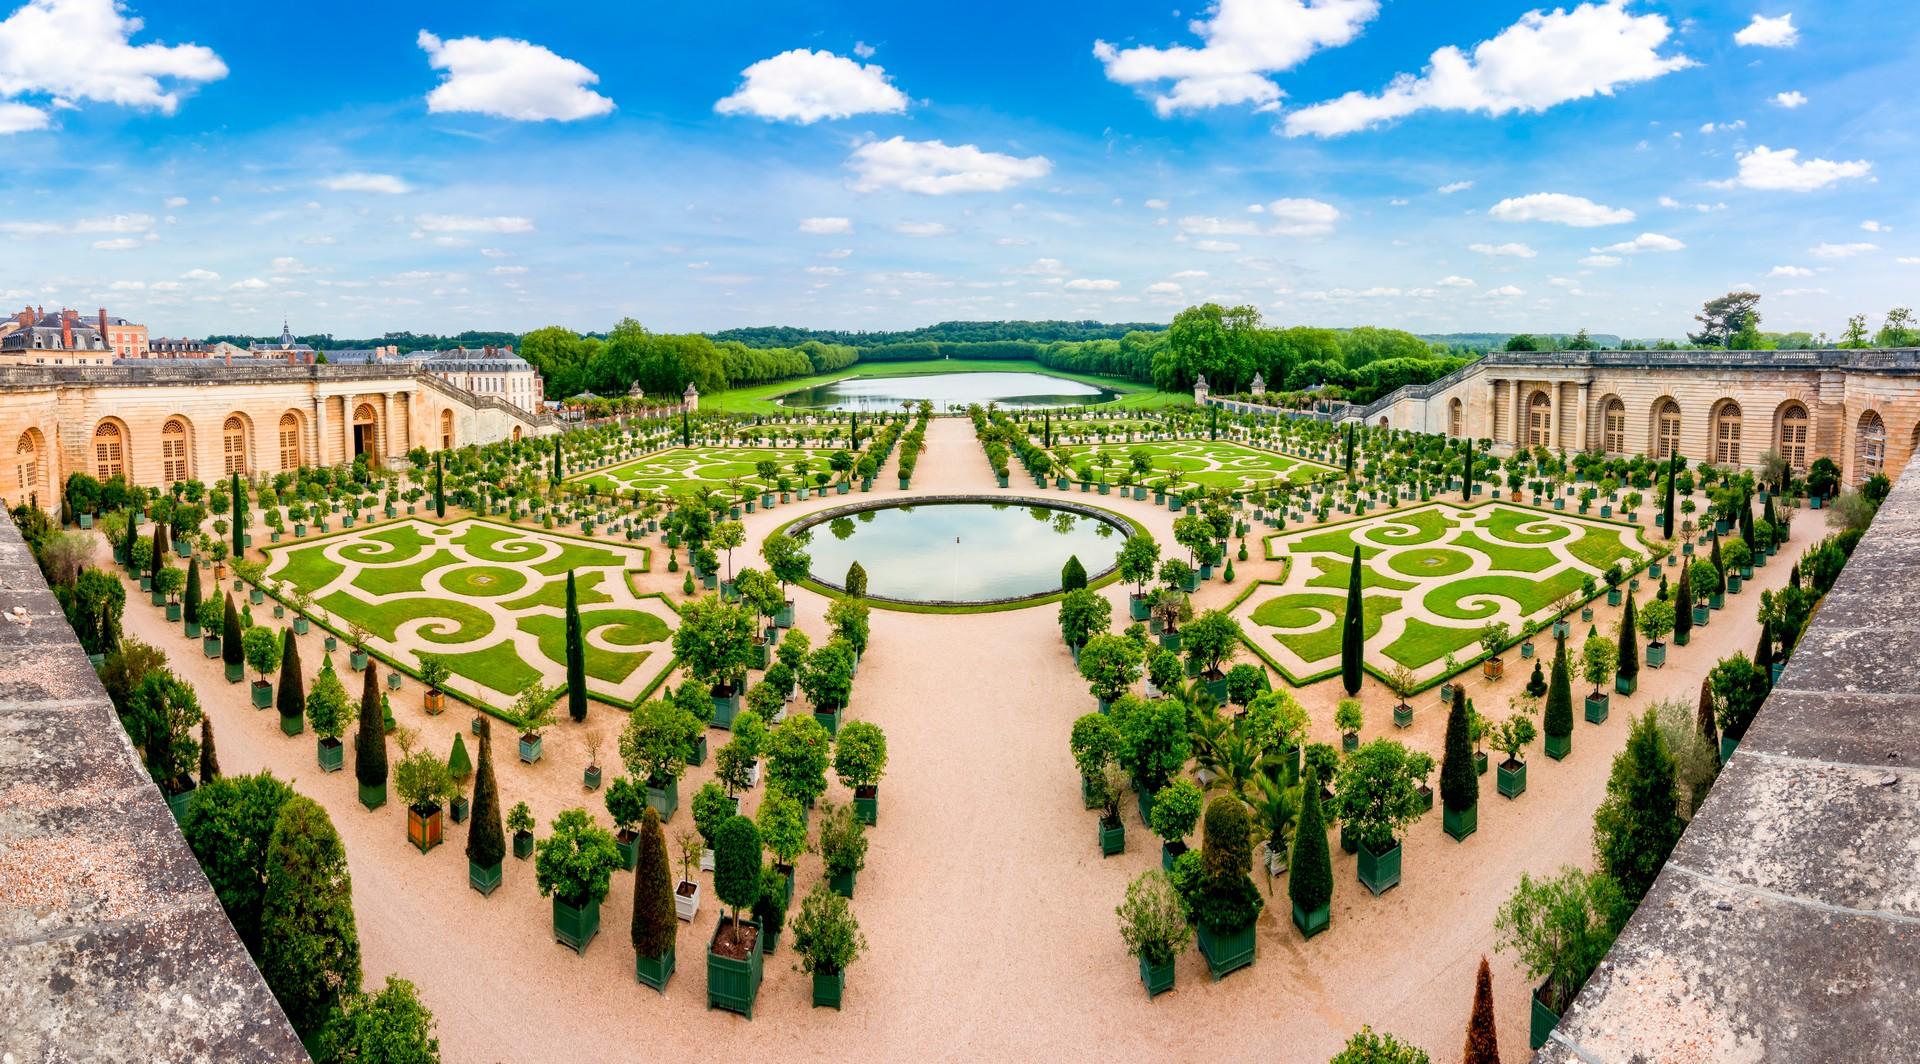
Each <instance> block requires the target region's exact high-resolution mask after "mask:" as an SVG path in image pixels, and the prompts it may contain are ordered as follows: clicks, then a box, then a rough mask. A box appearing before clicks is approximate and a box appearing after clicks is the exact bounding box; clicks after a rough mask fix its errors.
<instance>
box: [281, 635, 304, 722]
mask: <svg viewBox="0 0 1920 1064" xmlns="http://www.w3.org/2000/svg"><path fill="white" fill-rule="evenodd" d="M274 697H275V698H276V699H277V700H278V701H277V702H276V703H275V704H276V705H277V706H278V707H279V709H280V716H281V717H283V718H285V719H288V720H300V719H302V718H304V717H305V716H306V715H307V679H306V676H305V675H304V674H303V670H302V669H301V667H300V640H298V639H296V638H294V635H293V633H292V632H288V633H287V637H286V638H285V639H282V640H281V641H280V691H279V693H278V694H276V695H275V696H274Z"/></svg>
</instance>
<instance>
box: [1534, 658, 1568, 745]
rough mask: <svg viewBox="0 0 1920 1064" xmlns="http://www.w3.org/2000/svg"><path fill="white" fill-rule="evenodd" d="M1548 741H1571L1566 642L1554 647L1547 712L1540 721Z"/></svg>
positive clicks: (1548, 684) (1548, 686) (1548, 685)
mask: <svg viewBox="0 0 1920 1064" xmlns="http://www.w3.org/2000/svg"><path fill="white" fill-rule="evenodd" d="M1542 724H1543V727H1542V729H1541V730H1543V731H1545V732H1546V734H1547V738H1549V739H1566V740H1568V741H1569V742H1571V741H1572V739H1573V679H1572V677H1571V676H1569V675H1568V673H1567V642H1566V640H1564V639H1562V640H1560V641H1558V642H1557V643H1556V644H1555V645H1554V650H1553V676H1552V678H1551V679H1550V680H1548V681H1547V712H1546V716H1545V719H1544V720H1543V721H1542Z"/></svg>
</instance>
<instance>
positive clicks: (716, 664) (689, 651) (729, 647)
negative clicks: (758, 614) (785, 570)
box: [673, 574, 753, 686]
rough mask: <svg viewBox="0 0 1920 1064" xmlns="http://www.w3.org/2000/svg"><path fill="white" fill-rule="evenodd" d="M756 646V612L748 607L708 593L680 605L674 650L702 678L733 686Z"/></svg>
mask: <svg viewBox="0 0 1920 1064" xmlns="http://www.w3.org/2000/svg"><path fill="white" fill-rule="evenodd" d="M689 575H691V574H689ZM752 647H753V615H752V614H751V613H749V612H748V611H747V610H746V609H745V608H744V607H741V606H737V605H735V604H733V603H730V602H726V601H724V600H722V599H721V598H720V596H718V595H708V596H706V597H704V598H698V599H695V600H693V601H692V602H689V603H687V604H686V605H684V606H682V607H681V608H680V627H679V628H678V629H676V630H675V631H674V633H673V650H674V653H676V654H678V655H679V656H680V660H681V661H683V662H685V663H686V667H687V671H688V672H689V673H691V674H692V675H693V676H695V677H697V678H698V679H700V680H701V681H702V682H704V683H707V684H710V685H714V686H730V685H732V684H733V683H734V682H735V681H737V680H738V679H739V678H741V677H743V676H745V675H746V673H747V666H748V664H749V662H750V660H751V658H750V655H751V653H752Z"/></svg>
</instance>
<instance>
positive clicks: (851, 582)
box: [796, 561, 867, 630]
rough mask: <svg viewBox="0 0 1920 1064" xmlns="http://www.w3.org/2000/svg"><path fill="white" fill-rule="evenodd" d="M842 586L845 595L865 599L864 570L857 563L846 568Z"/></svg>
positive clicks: (865, 576) (865, 580)
mask: <svg viewBox="0 0 1920 1064" xmlns="http://www.w3.org/2000/svg"><path fill="white" fill-rule="evenodd" d="M843 586H844V587H845V588H846V591H847V594H849V595H852V596H853V597H854V598H865V597H866V595H867V570H866V568H865V567H864V566H862V565H861V564H860V563H859V562H857V561H856V562H854V563H853V564H851V565H849V566H847V579H846V583H845V584H844V585H843ZM796 630H797V629H796Z"/></svg>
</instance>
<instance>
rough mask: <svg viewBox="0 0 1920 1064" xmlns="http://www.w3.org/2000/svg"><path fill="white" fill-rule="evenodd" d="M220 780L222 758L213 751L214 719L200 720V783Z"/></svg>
mask: <svg viewBox="0 0 1920 1064" xmlns="http://www.w3.org/2000/svg"><path fill="white" fill-rule="evenodd" d="M219 778H220V756H219V755H218V754H216V753H214V751H213V718H212V717H201V718H200V782H201V783H207V782H210V781H212V780H216V779H219Z"/></svg>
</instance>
